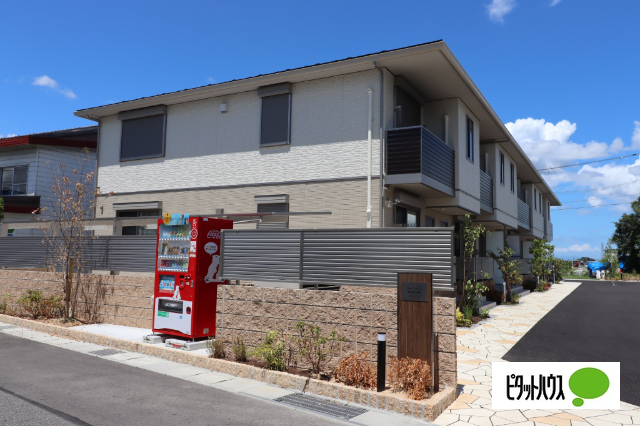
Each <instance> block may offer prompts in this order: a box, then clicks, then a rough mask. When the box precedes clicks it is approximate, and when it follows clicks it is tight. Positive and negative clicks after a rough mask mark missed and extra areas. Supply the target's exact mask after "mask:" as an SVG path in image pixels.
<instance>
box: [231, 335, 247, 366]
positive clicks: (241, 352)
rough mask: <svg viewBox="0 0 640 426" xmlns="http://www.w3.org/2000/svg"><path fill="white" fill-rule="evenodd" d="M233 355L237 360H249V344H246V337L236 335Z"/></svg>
mask: <svg viewBox="0 0 640 426" xmlns="http://www.w3.org/2000/svg"><path fill="white" fill-rule="evenodd" d="M233 355H234V356H235V359H236V361H240V362H243V361H246V360H247V345H245V343H244V339H243V338H242V337H240V336H236V338H235V339H233Z"/></svg>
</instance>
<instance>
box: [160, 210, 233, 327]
mask: <svg viewBox="0 0 640 426" xmlns="http://www.w3.org/2000/svg"><path fill="white" fill-rule="evenodd" d="M223 229H233V221H232V220H226V219H213V218H207V217H191V218H190V217H189V215H188V214H178V215H176V214H173V215H172V214H170V213H167V214H165V215H164V217H163V219H158V237H157V253H158V255H157V258H156V279H155V289H154V309H153V332H154V333H163V334H171V335H174V336H181V337H186V338H189V339H196V338H199V337H207V336H213V335H215V334H216V301H217V297H218V285H220V284H224V283H225V282H224V281H222V280H219V279H218V269H219V264H220V233H221V231H222V230H223Z"/></svg>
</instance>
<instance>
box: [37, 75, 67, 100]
mask: <svg viewBox="0 0 640 426" xmlns="http://www.w3.org/2000/svg"><path fill="white" fill-rule="evenodd" d="M33 85H34V86H41V87H48V88H50V89H52V90H55V91H56V92H58V93H62V94H63V95H64V96H66V97H67V98H71V99H75V98H77V96H76V94H75V93H73V92H72V91H71V89H67V88H64V87H61V86H60V84H58V82H57V81H55V80H54V79H52V78H51V77H49V76H48V75H42V76H40V77H36V78H34V79H33Z"/></svg>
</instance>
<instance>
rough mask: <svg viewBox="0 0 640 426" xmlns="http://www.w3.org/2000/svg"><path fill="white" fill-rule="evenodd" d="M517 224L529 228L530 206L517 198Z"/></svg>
mask: <svg viewBox="0 0 640 426" xmlns="http://www.w3.org/2000/svg"><path fill="white" fill-rule="evenodd" d="M518 226H520V227H521V228H524V229H531V206H529V205H528V204H527V203H525V202H524V201H522V200H521V199H520V198H518Z"/></svg>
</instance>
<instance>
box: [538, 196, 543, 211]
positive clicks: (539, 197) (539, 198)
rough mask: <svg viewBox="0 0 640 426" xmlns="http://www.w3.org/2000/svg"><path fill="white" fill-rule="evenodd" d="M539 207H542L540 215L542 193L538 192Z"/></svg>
mask: <svg viewBox="0 0 640 426" xmlns="http://www.w3.org/2000/svg"><path fill="white" fill-rule="evenodd" d="M538 205H539V206H540V213H542V192H538Z"/></svg>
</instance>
